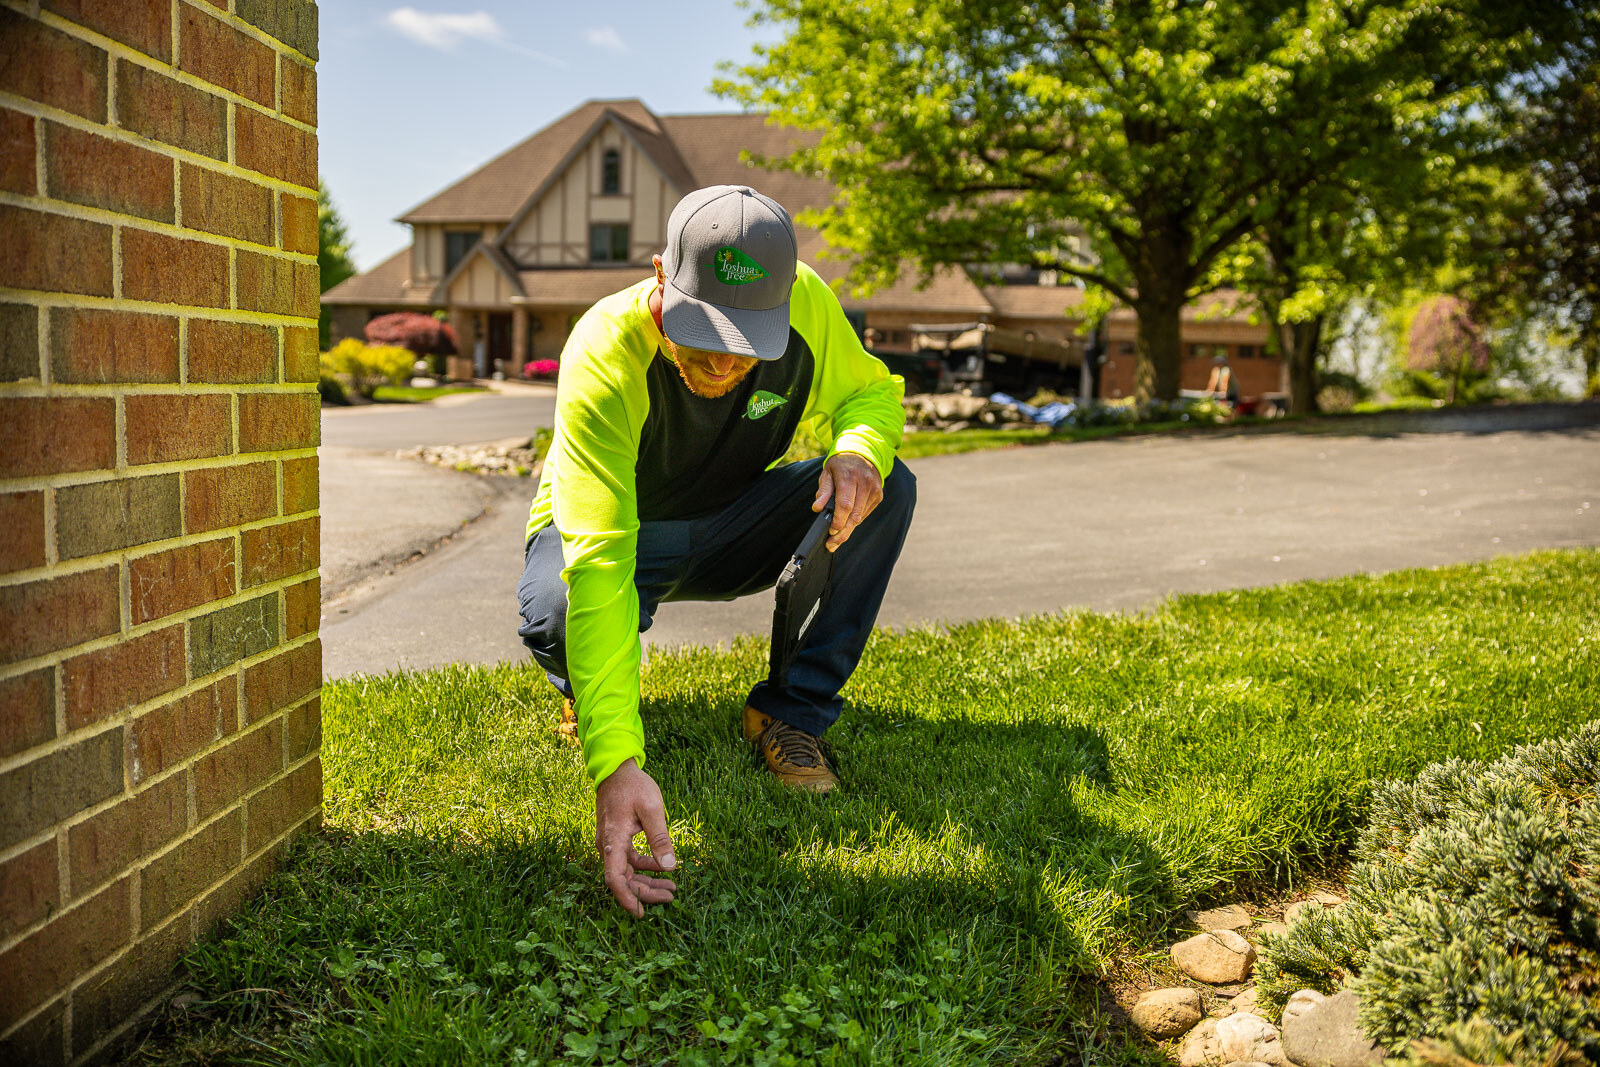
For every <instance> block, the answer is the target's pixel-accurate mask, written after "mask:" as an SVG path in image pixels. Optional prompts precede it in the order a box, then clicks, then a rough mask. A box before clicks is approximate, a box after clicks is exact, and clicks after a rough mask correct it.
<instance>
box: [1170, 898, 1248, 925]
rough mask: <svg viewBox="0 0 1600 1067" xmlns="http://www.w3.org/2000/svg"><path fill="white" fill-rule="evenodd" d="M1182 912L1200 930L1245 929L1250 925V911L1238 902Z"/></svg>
mask: <svg viewBox="0 0 1600 1067" xmlns="http://www.w3.org/2000/svg"><path fill="white" fill-rule="evenodd" d="M1184 914H1185V915H1187V916H1188V917H1189V920H1190V921H1191V922H1193V923H1194V924H1195V925H1196V926H1198V927H1200V929H1202V930H1246V929H1249V927H1250V913H1249V912H1248V911H1245V910H1244V908H1243V907H1241V906H1240V905H1238V904H1228V905H1225V906H1223V907H1220V908H1209V909H1207V910H1206V911H1189V912H1185V913H1184Z"/></svg>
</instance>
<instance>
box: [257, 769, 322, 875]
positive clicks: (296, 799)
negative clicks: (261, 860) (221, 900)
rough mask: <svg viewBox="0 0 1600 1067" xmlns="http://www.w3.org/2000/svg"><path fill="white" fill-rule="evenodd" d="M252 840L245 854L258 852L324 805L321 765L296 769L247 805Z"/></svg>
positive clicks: (258, 794)
mask: <svg viewBox="0 0 1600 1067" xmlns="http://www.w3.org/2000/svg"><path fill="white" fill-rule="evenodd" d="M245 804H246V806H245V815H246V819H245V821H246V823H247V824H248V825H249V828H250V832H249V836H248V837H246V838H245V851H246V852H247V853H249V852H256V851H258V850H259V849H263V848H265V847H267V845H269V844H271V843H272V842H273V841H274V840H276V839H277V838H278V837H281V836H282V835H283V834H284V832H285V831H287V830H288V829H289V828H290V827H293V826H298V825H299V824H300V823H302V822H304V821H305V820H306V819H307V818H309V817H310V816H311V815H312V814H314V813H315V812H316V810H317V808H318V807H320V806H321V805H322V761H321V760H320V759H314V760H310V761H309V762H307V763H305V764H302V765H301V766H299V767H296V768H295V769H294V770H292V771H290V772H289V773H288V774H286V775H284V776H283V777H282V778H280V779H279V780H278V781H276V782H273V783H272V784H271V785H269V786H267V788H265V789H263V790H262V791H261V792H259V793H257V794H256V795H255V796H253V797H251V798H250V799H249V800H248V801H246V802H245Z"/></svg>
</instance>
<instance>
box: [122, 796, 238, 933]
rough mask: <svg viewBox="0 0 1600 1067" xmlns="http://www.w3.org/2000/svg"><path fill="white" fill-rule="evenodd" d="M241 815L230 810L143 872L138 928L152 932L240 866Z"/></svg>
mask: <svg viewBox="0 0 1600 1067" xmlns="http://www.w3.org/2000/svg"><path fill="white" fill-rule="evenodd" d="M243 844H244V825H243V819H242V818H241V816H240V813H239V812H237V811H230V812H229V813H228V814H226V815H224V816H223V817H222V818H220V819H218V820H217V821H216V822H214V823H212V824H211V825H210V826H206V827H203V828H202V829H200V830H199V832H197V833H196V834H195V835H194V836H193V837H191V838H189V839H188V840H187V841H185V842H183V843H182V844H180V845H178V846H177V847H175V848H173V849H171V850H169V851H168V852H167V853H166V854H165V855H162V856H159V857H157V858H156V859H155V860H152V861H151V863H150V865H149V866H148V867H146V868H145V869H144V870H143V871H142V872H140V881H139V929H140V930H149V929H151V928H152V927H154V926H157V925H159V924H160V922H161V920H162V919H165V918H166V917H167V916H168V915H171V914H172V913H173V912H175V911H177V910H178V909H179V908H181V907H183V906H184V905H185V904H187V903H189V901H191V900H193V899H194V898H195V897H196V896H198V895H199V894H200V892H201V891H202V890H203V889H205V888H206V887H207V886H209V885H211V883H213V882H215V881H217V880H219V879H220V878H221V877H222V876H223V875H225V874H227V873H228V872H229V871H231V870H233V869H234V868H235V867H237V866H238V865H239V861H240V859H241V854H240V849H241V847H242V846H243Z"/></svg>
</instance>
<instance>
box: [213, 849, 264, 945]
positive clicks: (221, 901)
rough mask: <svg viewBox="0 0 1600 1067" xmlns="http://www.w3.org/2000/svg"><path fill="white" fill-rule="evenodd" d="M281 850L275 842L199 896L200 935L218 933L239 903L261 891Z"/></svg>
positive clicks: (236, 911) (235, 911) (233, 913)
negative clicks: (219, 926)
mask: <svg viewBox="0 0 1600 1067" xmlns="http://www.w3.org/2000/svg"><path fill="white" fill-rule="evenodd" d="M282 853H283V846H282V845H275V846H273V847H272V848H270V849H268V850H267V851H266V852H264V853H262V854H261V855H259V856H257V857H255V858H254V859H252V860H250V861H249V862H248V863H246V864H245V865H244V866H243V867H241V868H239V869H238V870H237V871H235V872H233V873H232V874H230V875H229V876H228V879H227V881H225V882H223V883H222V884H221V885H219V886H217V887H216V888H215V889H213V890H212V891H211V892H209V893H207V894H206V895H205V896H204V897H202V898H201V899H200V902H199V903H198V904H196V905H195V913H196V918H197V920H198V922H199V926H200V936H201V937H209V936H210V935H211V934H213V933H216V932H217V929H216V928H217V926H218V925H219V924H220V923H222V922H223V921H224V920H226V919H229V918H231V917H232V916H234V915H235V914H237V913H238V911H239V908H240V906H241V905H242V904H244V902H245V901H247V900H249V899H250V898H251V897H253V896H255V895H256V893H257V892H259V891H260V889H261V886H262V884H263V883H264V882H266V880H267V876H268V875H269V874H271V873H272V869H273V868H274V867H275V866H277V863H278V860H279V859H280V858H281V856H282Z"/></svg>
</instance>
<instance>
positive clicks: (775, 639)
mask: <svg viewBox="0 0 1600 1067" xmlns="http://www.w3.org/2000/svg"><path fill="white" fill-rule="evenodd" d="M832 523H833V500H832V499H831V498H830V499H829V501H828V502H827V504H825V505H823V508H822V511H821V512H819V513H818V515H817V517H816V519H815V520H814V521H813V522H812V523H811V528H810V529H809V530H807V531H806V535H805V537H804V538H802V539H801V541H800V547H798V548H796V549H795V551H794V556H793V557H792V558H791V559H790V560H789V562H788V563H786V564H785V565H784V568H783V573H782V574H781V575H779V576H778V586H777V595H776V597H775V603H774V605H773V609H772V657H771V672H770V673H769V674H768V675H767V684H768V685H770V686H774V687H781V686H782V685H784V684H785V683H786V682H787V681H788V677H789V663H790V661H791V660H793V659H794V654H795V653H796V652H797V651H799V649H800V643H801V642H802V641H803V640H804V639H805V636H806V634H807V633H809V632H810V630H811V627H812V625H813V624H814V623H815V622H816V620H817V616H818V615H820V614H821V613H822V607H823V605H824V604H825V603H827V600H828V578H829V576H830V575H832V573H833V553H832V552H829V551H828V548H827V545H826V544H825V542H826V541H827V539H828V527H829V526H830V525H832Z"/></svg>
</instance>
